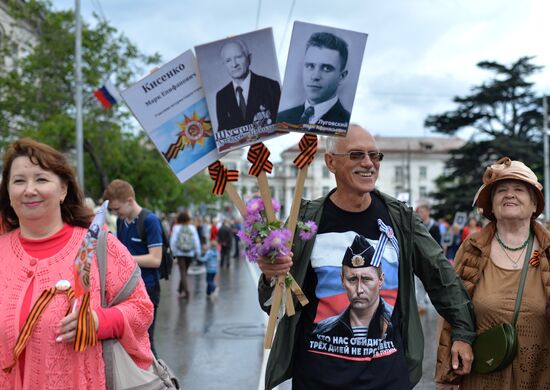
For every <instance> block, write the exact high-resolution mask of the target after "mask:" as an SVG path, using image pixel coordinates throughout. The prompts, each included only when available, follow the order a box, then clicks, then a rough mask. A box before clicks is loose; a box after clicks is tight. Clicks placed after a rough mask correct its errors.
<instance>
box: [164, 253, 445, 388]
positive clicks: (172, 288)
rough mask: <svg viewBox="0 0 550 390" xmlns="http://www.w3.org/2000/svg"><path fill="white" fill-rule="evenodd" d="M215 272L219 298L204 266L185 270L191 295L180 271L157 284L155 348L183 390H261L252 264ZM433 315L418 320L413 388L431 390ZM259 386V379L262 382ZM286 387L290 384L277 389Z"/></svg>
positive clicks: (261, 320) (259, 323) (260, 319)
mask: <svg viewBox="0 0 550 390" xmlns="http://www.w3.org/2000/svg"><path fill="white" fill-rule="evenodd" d="M231 261H232V263H231V267H230V268H229V269H225V268H224V269H221V270H220V272H218V286H219V294H218V297H217V299H216V300H209V299H207V298H206V275H205V274H204V268H198V267H192V268H190V273H191V274H190V275H188V280H189V288H190V292H191V294H190V297H189V298H188V299H180V298H178V296H177V295H178V294H177V286H178V283H179V280H180V276H179V270H178V268H177V266H174V270H173V272H172V276H171V277H170V280H168V281H162V282H161V289H162V290H161V302H160V307H159V311H158V314H157V323H156V330H155V346H156V349H157V352H158V354H159V357H160V358H162V359H163V360H164V361H166V362H167V364H168V365H169V366H170V367H171V368H172V370H173V371H174V373H175V374H176V376H177V377H178V378H179V379H180V383H181V384H182V388H183V389H185V390H194V389H201V390H218V389H219V390H222V389H223V390H228V389H229V390H233V389H239V390H241V389H243V390H249V389H250V390H257V389H262V387H261V386H260V378H262V362H263V360H264V355H265V356H267V353H266V354H264V350H263V336H264V332H265V323H266V320H267V315H266V314H265V313H263V312H262V311H261V310H260V308H259V305H258V300H257V295H256V280H257V275H258V273H259V271H258V269H257V266H256V265H255V264H248V263H247V261H246V260H244V259H240V260H235V259H232V260H231ZM437 317H438V315H437V313H436V312H435V309H434V308H433V307H432V306H429V307H428V311H427V313H426V314H424V315H423V316H422V326H423V329H424V335H425V352H424V363H423V369H424V370H423V377H422V380H421V381H420V383H419V384H418V385H417V386H416V387H415V389H421V390H428V389H434V388H435V385H434V381H433V375H434V367H435V348H436V342H437V340H436V339H437V337H436V332H437V330H436V327H437ZM262 382H263V381H262ZM287 389H290V384H288V383H285V384H283V385H281V386H279V390H287Z"/></svg>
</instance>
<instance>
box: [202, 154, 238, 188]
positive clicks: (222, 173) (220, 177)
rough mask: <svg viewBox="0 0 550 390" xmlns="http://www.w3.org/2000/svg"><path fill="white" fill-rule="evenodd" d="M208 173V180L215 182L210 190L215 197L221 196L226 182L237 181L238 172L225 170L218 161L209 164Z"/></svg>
mask: <svg viewBox="0 0 550 390" xmlns="http://www.w3.org/2000/svg"><path fill="white" fill-rule="evenodd" d="M208 173H209V174H210V178H211V179H212V180H214V182H215V183H214V188H213V189H212V193H213V194H215V195H222V194H223V193H224V191H225V186H226V185H227V183H228V182H231V181H237V180H238V179H239V171H237V170H234V169H227V168H226V167H224V166H223V164H222V163H221V162H220V161H216V162H215V163H212V164H210V165H209V166H208Z"/></svg>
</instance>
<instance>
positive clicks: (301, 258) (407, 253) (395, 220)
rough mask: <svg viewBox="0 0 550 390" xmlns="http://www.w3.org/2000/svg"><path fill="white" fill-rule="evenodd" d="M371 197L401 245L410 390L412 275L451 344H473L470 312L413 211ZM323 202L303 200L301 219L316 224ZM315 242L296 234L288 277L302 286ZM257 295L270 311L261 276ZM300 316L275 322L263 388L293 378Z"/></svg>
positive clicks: (418, 353)
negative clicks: (385, 214) (382, 207)
mask: <svg viewBox="0 0 550 390" xmlns="http://www.w3.org/2000/svg"><path fill="white" fill-rule="evenodd" d="M374 192H375V193H376V194H377V195H378V196H379V197H380V198H381V199H382V201H383V202H384V203H385V205H386V207H387V208H388V212H389V214H390V219H391V224H392V227H393V230H394V232H395V236H396V237H397V240H398V241H399V290H398V298H397V302H396V308H397V310H399V318H400V324H399V326H400V330H401V335H402V337H403V345H404V350H405V357H406V360H407V365H408V367H409V380H410V383H411V386H414V385H416V384H417V383H418V381H419V380H420V378H421V377H422V359H423V356H424V335H423V333H422V325H421V323H420V316H419V314H418V308H417V305H416V296H415V287H414V275H417V276H418V277H419V278H420V280H421V281H422V283H423V284H424V287H425V290H426V292H427V293H428V295H429V297H430V300H431V301H432V304H433V305H434V306H435V308H436V310H437V311H438V313H439V314H440V315H441V316H443V318H445V319H446V320H447V321H448V322H449V323H450V324H451V325H452V328H453V335H452V337H453V341H454V340H463V341H466V342H468V343H470V344H471V343H473V341H474V339H475V326H474V323H475V320H474V310H473V306H472V302H471V301H470V298H469V297H468V294H467V293H466V290H465V289H464V286H463V284H462V281H461V280H460V279H459V278H458V277H457V276H456V273H455V271H454V269H453V268H452V266H451V265H450V264H449V261H448V260H447V258H446V257H445V255H444V254H443V251H442V249H441V247H440V246H439V244H438V243H436V242H435V241H434V240H433V238H432V237H431V236H430V234H429V233H428V231H427V230H426V228H425V226H424V224H423V223H422V221H421V220H420V219H419V218H418V217H417V216H416V215H415V214H414V213H413V211H412V209H411V208H410V207H407V206H406V205H404V204H403V203H401V202H399V201H398V200H397V199H395V198H392V197H390V196H389V195H386V194H384V193H382V192H379V191H378V190H374ZM325 199H326V197H322V198H319V199H316V200H312V201H307V200H302V204H301V206H300V215H299V220H301V221H307V220H314V221H315V222H316V223H317V225H319V221H320V220H321V214H322V211H323V203H324V201H325ZM314 241H315V240H314V239H312V240H309V241H303V240H302V239H300V238H299V237H298V235H295V239H294V243H293V248H292V252H293V253H294V257H293V262H294V265H293V266H292V269H291V270H290V273H291V274H292V276H293V277H294V278H295V279H296V281H297V282H298V284H300V285H301V286H303V284H304V279H305V276H306V272H307V269H308V263H309V259H310V256H311V252H312V249H313V244H314ZM258 290H259V301H260V306H261V307H262V309H263V310H264V311H266V312H269V309H270V307H266V306H264V305H263V303H264V302H266V301H267V299H268V298H269V297H270V296H271V293H272V288H271V287H270V286H269V285H266V284H265V283H264V281H263V277H260V281H259V283H258ZM308 298H311V297H308ZM296 306H297V307H298V306H299V304H297V305H296ZM300 315H301V312H300V310H297V311H296V314H295V315H294V316H292V317H288V316H286V315H285V316H284V317H283V318H282V319H281V320H280V322H279V325H278V327H277V332H276V335H275V339H274V340H273V347H272V350H271V353H270V355H269V360H268V362H267V368H266V375H265V383H266V389H272V388H273V387H275V386H277V385H278V384H280V383H282V382H284V381H285V380H287V379H289V378H291V377H292V369H293V357H294V345H295V341H296V340H295V336H296V328H297V326H298V323H299V321H300ZM365 364H368V363H365Z"/></svg>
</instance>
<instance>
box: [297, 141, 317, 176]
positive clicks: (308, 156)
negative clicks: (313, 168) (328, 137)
mask: <svg viewBox="0 0 550 390" xmlns="http://www.w3.org/2000/svg"><path fill="white" fill-rule="evenodd" d="M298 146H299V147H300V154H298V157H296V158H295V159H294V165H296V166H297V167H298V168H300V169H303V168H304V167H305V166H306V165H309V164H311V162H312V161H313V158H314V157H315V153H316V152H317V136H316V135H315V134H304V136H303V137H302V138H301V139H300V143H299V144H298Z"/></svg>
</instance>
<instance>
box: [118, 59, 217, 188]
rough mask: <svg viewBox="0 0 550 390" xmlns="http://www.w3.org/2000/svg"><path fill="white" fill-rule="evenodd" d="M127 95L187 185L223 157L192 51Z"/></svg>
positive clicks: (138, 116)
mask: <svg viewBox="0 0 550 390" xmlns="http://www.w3.org/2000/svg"><path fill="white" fill-rule="evenodd" d="M121 95H122V98H123V99H124V101H125V102H126V104H127V105H128V108H129V109H130V111H131V112H132V113H133V114H134V116H135V117H136V119H137V120H138V121H139V123H140V124H141V126H142V127H143V128H144V129H145V131H146V132H147V134H148V135H149V137H150V138H151V140H152V141H153V143H154V144H155V146H156V148H157V149H158V150H159V152H160V153H161V155H162V156H163V158H164V160H165V161H166V162H167V164H168V165H169V166H170V169H171V170H172V171H173V172H174V174H175V175H176V176H177V178H178V179H179V180H180V181H181V182H182V183H183V182H185V181H186V180H188V179H190V178H191V177H193V176H194V175H195V174H197V173H198V172H201V171H202V170H203V169H205V168H206V167H208V165H210V164H212V163H213V162H215V161H216V160H218V159H219V158H220V157H221V155H220V154H219V153H218V151H217V149H216V143H215V141H214V135H213V132H212V124H211V122H210V117H209V115H208V109H207V105H206V99H205V97H204V93H203V90H202V87H201V83H200V79H199V75H198V72H197V67H196V62H195V56H194V55H193V52H192V51H191V50H188V51H186V52H185V53H183V54H182V55H180V56H178V57H176V58H175V59H173V60H172V61H170V62H168V63H167V64H165V65H164V66H162V67H161V68H160V69H158V70H157V71H155V72H154V73H151V74H150V75H148V76H147V77H145V78H143V79H142V80H140V81H138V82H137V83H135V84H134V85H132V86H131V87H130V88H128V89H127V90H125V91H123V92H122V93H121Z"/></svg>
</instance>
